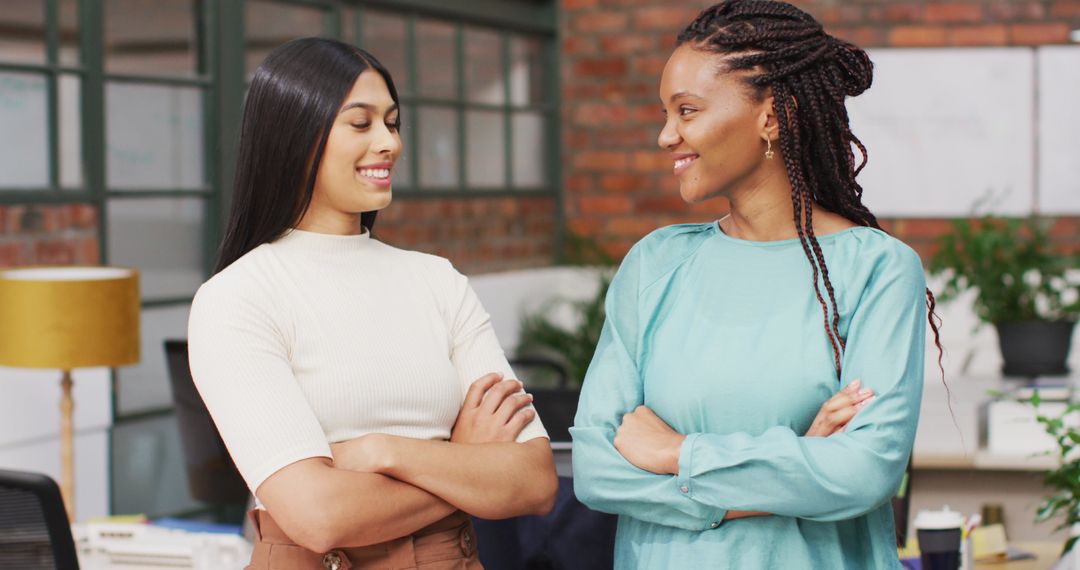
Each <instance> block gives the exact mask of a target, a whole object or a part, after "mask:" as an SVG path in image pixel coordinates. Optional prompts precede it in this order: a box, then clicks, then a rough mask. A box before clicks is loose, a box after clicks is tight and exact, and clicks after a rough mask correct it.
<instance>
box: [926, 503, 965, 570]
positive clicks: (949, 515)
mask: <svg viewBox="0 0 1080 570" xmlns="http://www.w3.org/2000/svg"><path fill="white" fill-rule="evenodd" d="M914 526H915V534H916V536H918V539H919V552H921V553H922V568H923V570H957V569H958V568H960V541H961V534H962V529H963V527H964V517H963V515H961V514H960V513H958V512H956V511H951V510H949V507H945V508H944V509H942V510H940V511H919V514H918V515H917V516H916V517H915V525H914Z"/></svg>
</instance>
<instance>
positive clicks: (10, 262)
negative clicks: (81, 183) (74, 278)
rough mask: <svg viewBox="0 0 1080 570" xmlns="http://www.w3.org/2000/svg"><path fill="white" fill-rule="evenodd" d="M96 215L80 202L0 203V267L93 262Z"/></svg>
mask: <svg viewBox="0 0 1080 570" xmlns="http://www.w3.org/2000/svg"><path fill="white" fill-rule="evenodd" d="M97 219H98V218H97V210H96V209H95V208H94V207H93V206H87V205H84V204H64V205H58V206H35V205H28V206H0V267H12V266H21V265H33V264H50V265H51V264H55V265H71V264H89V265H93V264H96V263H98V239H97Z"/></svg>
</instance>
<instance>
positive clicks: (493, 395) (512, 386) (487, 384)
mask: <svg viewBox="0 0 1080 570" xmlns="http://www.w3.org/2000/svg"><path fill="white" fill-rule="evenodd" d="M522 387H523V384H522V383H521V382H519V381H517V380H503V377H502V375H501V374H498V373H491V374H485V375H484V376H481V377H480V378H479V379H477V380H476V381H475V382H473V383H472V385H471V386H469V391H468V392H467V393H466V394H465V401H464V403H462V405H461V411H460V412H458V417H457V421H456V422H455V423H454V430H453V432H452V433H451V435H450V441H451V442H454V443H494V442H512V441H515V440H516V439H517V437H518V435H519V434H521V430H523V429H525V426H526V425H528V424H529V422H531V421H532V419H533V418H535V417H536V412H535V411H534V410H533V409H532V408H529V407H527V406H528V405H529V404H531V403H532V395H531V394H526V393H525V392H523V391H522Z"/></svg>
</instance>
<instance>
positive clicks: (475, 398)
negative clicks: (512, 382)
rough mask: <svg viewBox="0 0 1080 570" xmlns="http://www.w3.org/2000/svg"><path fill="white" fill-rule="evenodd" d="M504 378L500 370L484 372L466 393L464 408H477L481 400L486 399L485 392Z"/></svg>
mask: <svg viewBox="0 0 1080 570" xmlns="http://www.w3.org/2000/svg"><path fill="white" fill-rule="evenodd" d="M502 379H503V375H502V374H499V373H498V372H492V373H490V374H484V375H483V376H481V377H479V378H477V379H476V380H474V381H473V383H472V385H470V386H469V391H468V392H466V393H465V401H464V402H463V403H462V405H461V407H462V408H476V407H479V406H480V402H482V401H483V399H484V394H486V393H487V391H488V390H490V389H491V387H492V386H494V385H495V384H496V383H498V382H499V381H501V380H502Z"/></svg>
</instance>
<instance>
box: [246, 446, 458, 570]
mask: <svg viewBox="0 0 1080 570" xmlns="http://www.w3.org/2000/svg"><path fill="white" fill-rule="evenodd" d="M313 462H314V463H313ZM300 463H308V465H306V466H305V467H306V468H304V469H293V466H290V467H289V468H286V469H285V470H282V471H281V472H279V473H278V474H277V475H276V476H275V478H274V479H270V480H267V483H264V484H263V486H261V487H260V488H259V490H258V495H259V498H260V500H262V502H263V503H264V505H266V507H267V509H268V510H269V512H270V513H271V515H272V516H273V517H274V520H275V522H277V523H278V524H279V525H280V526H281V527H282V529H283V530H284V531H285V533H286V534H288V535H289V537H290V538H292V539H293V540H295V541H296V542H297V543H298V544H300V545H302V546H304V547H306V548H309V549H311V550H314V551H316V552H325V551H327V550H331V549H333V548H338V547H348V546H366V545H370V544H376V543H379V542H385V541H387V540H393V539H395V538H400V537H402V536H407V535H409V534H412V533H413V532H416V531H417V530H420V529H422V528H424V527H426V526H428V525H430V524H432V523H434V522H436V521H438V520H440V519H442V518H445V517H446V516H448V515H449V514H451V513H453V512H454V511H455V510H456V508H455V507H454V506H452V505H450V504H449V503H447V502H446V501H444V500H442V499H440V498H439V497H437V496H435V495H433V494H431V493H429V492H427V491H424V490H423V489H420V488H418V487H416V486H414V485H410V484H408V483H405V482H402V481H398V480H395V479H393V478H391V477H387V476H385V475H380V474H377V473H362V472H358V471H349V470H347V469H341V468H337V467H334V466H332V465H330V463H329V462H328V461H326V460H305V462H300ZM294 465H297V464H294ZM270 483H273V485H268V484H270ZM267 487H269V488H267Z"/></svg>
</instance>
